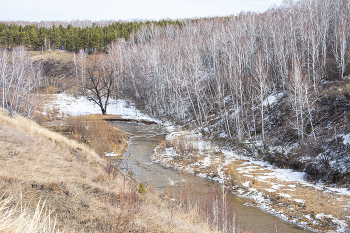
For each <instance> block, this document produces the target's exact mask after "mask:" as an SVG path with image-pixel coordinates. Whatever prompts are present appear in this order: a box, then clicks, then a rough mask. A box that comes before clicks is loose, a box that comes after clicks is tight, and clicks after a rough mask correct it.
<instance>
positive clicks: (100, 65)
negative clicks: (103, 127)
mask: <svg viewBox="0 0 350 233" xmlns="http://www.w3.org/2000/svg"><path fill="white" fill-rule="evenodd" d="M115 76H116V74H115V68H114V67H113V66H112V65H111V63H110V62H109V61H108V59H107V58H106V56H103V55H99V56H97V57H95V58H94V59H93V60H92V61H90V62H88V64H87V67H86V70H85V81H84V83H83V84H82V95H83V96H84V97H85V98H86V99H88V100H89V101H91V102H93V103H95V104H97V105H98V106H99V107H100V109H101V112H102V115H106V114H107V106H108V101H109V99H110V97H111V96H114V95H116V93H117V89H116V88H115V85H114V82H115V80H116V79H115Z"/></svg>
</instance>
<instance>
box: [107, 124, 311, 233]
mask: <svg viewBox="0 0 350 233" xmlns="http://www.w3.org/2000/svg"><path fill="white" fill-rule="evenodd" d="M113 124H115V125H117V126H119V127H120V128H121V129H122V130H124V131H126V132H128V133H130V134H132V135H133V136H132V137H131V141H130V144H129V146H128V149H127V151H126V152H125V153H124V154H123V161H122V163H121V167H122V168H123V169H124V170H125V171H126V172H132V173H133V176H134V177H135V178H136V179H138V180H141V181H142V182H144V183H146V184H149V183H152V185H153V187H154V188H155V189H156V190H158V191H163V190H164V189H165V188H169V187H172V186H177V185H179V184H182V183H185V182H188V183H191V184H199V185H200V186H201V187H203V188H219V187H218V184H217V183H215V182H213V181H210V180H207V179H203V178H199V177H196V176H194V175H188V174H184V173H181V172H179V171H174V170H172V169H167V168H163V167H161V166H160V165H158V164H157V163H152V161H151V160H150V156H151V155H152V154H153V150H154V148H155V147H156V146H157V145H158V144H159V142H160V140H161V139H163V138H164V137H165V135H164V134H162V133H161V130H159V129H156V128H154V126H153V127H152V126H145V125H139V124H136V123H127V122H114V123H113ZM228 199H229V200H230V202H232V204H233V206H234V208H235V211H236V216H237V220H238V221H239V223H240V224H241V225H243V226H244V228H245V229H246V230H249V231H254V232H276V230H275V226H277V229H278V232H286V233H299V232H308V231H305V230H303V229H300V228H299V227H297V226H295V225H292V224H289V223H287V222H285V221H283V220H281V219H279V218H276V217H274V216H273V215H271V214H268V213H266V212H264V211H262V210H260V209H259V208H256V207H249V206H245V205H243V204H244V203H246V202H247V200H246V199H244V198H239V197H237V196H235V195H233V194H231V193H230V194H229V195H228Z"/></svg>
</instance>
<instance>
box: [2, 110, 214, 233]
mask: <svg viewBox="0 0 350 233" xmlns="http://www.w3.org/2000/svg"><path fill="white" fill-rule="evenodd" d="M0 147H1V148H2V150H0V196H1V197H2V198H1V199H2V202H1V203H0V206H1V205H2V207H0V218H1V220H0V232H15V231H16V230H18V229H20V230H19V232H60V231H65V232H73V231H75V232H83V231H84V232H125V231H132V232H211V231H210V229H209V227H208V226H207V225H206V224H205V223H204V222H203V221H201V218H200V216H198V214H196V213H195V211H193V210H191V209H190V210H187V211H184V210H182V209H181V208H174V207H173V204H171V201H169V198H166V195H165V196H164V195H163V197H162V198H160V197H159V196H158V195H159V194H158V193H156V192H155V191H153V190H151V189H150V188H147V187H146V193H145V194H143V195H142V194H140V193H139V192H138V191H137V190H138V183H136V182H135V181H132V179H129V178H128V177H126V176H125V175H124V174H121V173H120V172H119V170H118V169H117V168H116V167H114V166H113V165H111V164H110V163H108V162H107V161H105V160H104V159H102V158H101V157H99V156H98V155H97V154H96V152H94V151H93V150H91V149H89V148H88V147H87V146H85V145H83V144H81V143H78V142H76V141H74V140H71V139H68V138H66V137H64V136H62V135H61V134H58V133H55V132H52V131H49V130H48V129H45V128H42V127H41V126H39V125H38V124H36V123H35V122H34V121H31V120H29V119H27V118H24V117H21V116H14V117H10V116H9V115H8V113H7V112H6V111H5V110H2V109H1V110H0ZM35 210H37V211H35ZM41 210H42V211H41ZM6 213H11V214H6ZM55 221H56V222H55Z"/></svg>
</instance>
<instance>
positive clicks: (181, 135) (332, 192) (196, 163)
mask: <svg viewBox="0 0 350 233" xmlns="http://www.w3.org/2000/svg"><path fill="white" fill-rule="evenodd" d="M53 97H54V98H55V102H54V103H57V104H54V105H52V104H51V105H48V106H49V108H48V110H46V114H47V115H49V114H51V113H50V112H51V111H54V112H56V113H57V114H59V115H61V116H65V115H71V114H72V115H79V114H86V113H87V112H89V111H90V113H95V114H96V113H98V109H95V110H92V109H93V106H91V103H90V102H87V101H85V100H84V99H81V98H74V97H72V96H67V95H62V94H60V95H53ZM115 103H116V104H115V105H114V107H113V105H111V106H110V110H111V111H112V112H111V113H113V114H114V113H117V112H119V114H120V116H121V117H122V118H125V119H137V120H143V119H145V120H147V121H153V122H159V121H156V120H155V119H152V118H150V117H148V116H146V115H143V114H142V113H141V112H139V111H138V110H137V109H136V108H135V106H133V105H132V104H128V103H126V102H124V101H120V100H118V101H115ZM118 103H123V104H122V105H119V107H118V109H116V107H117V106H118V105H117V104H118ZM78 106H79V107H78ZM113 111H115V112H113ZM113 118H114V116H113ZM168 131H169V134H168V136H167V138H166V140H165V141H164V143H162V144H161V145H160V146H158V147H157V148H156V150H155V153H154V155H153V156H152V159H153V161H155V162H158V163H160V164H161V165H162V166H166V167H169V168H175V169H178V170H181V171H186V172H188V173H192V174H195V175H197V176H200V177H202V178H210V179H212V180H214V181H218V182H222V181H225V184H226V186H227V187H228V188H229V189H230V190H231V191H232V192H233V193H234V194H236V195H237V196H241V197H244V198H247V200H248V201H247V203H246V205H249V206H257V207H260V208H262V209H263V210H266V211H268V212H270V213H271V214H273V215H276V216H278V217H280V218H282V219H285V220H287V221H289V222H291V223H293V224H297V225H299V226H302V227H304V228H307V229H313V230H319V231H337V232H346V231H347V228H348V222H349V218H348V217H347V216H349V215H350V214H349V208H350V202H349V193H348V191H347V190H345V189H340V188H335V187H331V186H325V185H322V184H313V183H310V182H306V181H305V180H304V179H303V178H304V177H303V176H304V175H305V174H304V173H301V172H293V171H292V170H289V169H276V168H274V167H273V166H271V165H269V164H268V163H265V162H261V161H256V160H254V159H252V158H250V157H244V156H241V154H243V153H240V151H239V150H237V151H234V152H233V151H230V150H228V149H226V150H225V148H220V147H218V146H215V145H213V144H212V143H210V142H208V141H206V140H205V139H204V138H203V136H202V135H201V134H200V133H199V132H197V131H181V129H179V128H177V127H168Z"/></svg>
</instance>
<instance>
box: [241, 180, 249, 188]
mask: <svg viewBox="0 0 350 233" xmlns="http://www.w3.org/2000/svg"><path fill="white" fill-rule="evenodd" d="M249 184H250V181H246V182H244V183H243V184H242V186H243V187H246V188H249V187H250V186H249Z"/></svg>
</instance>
